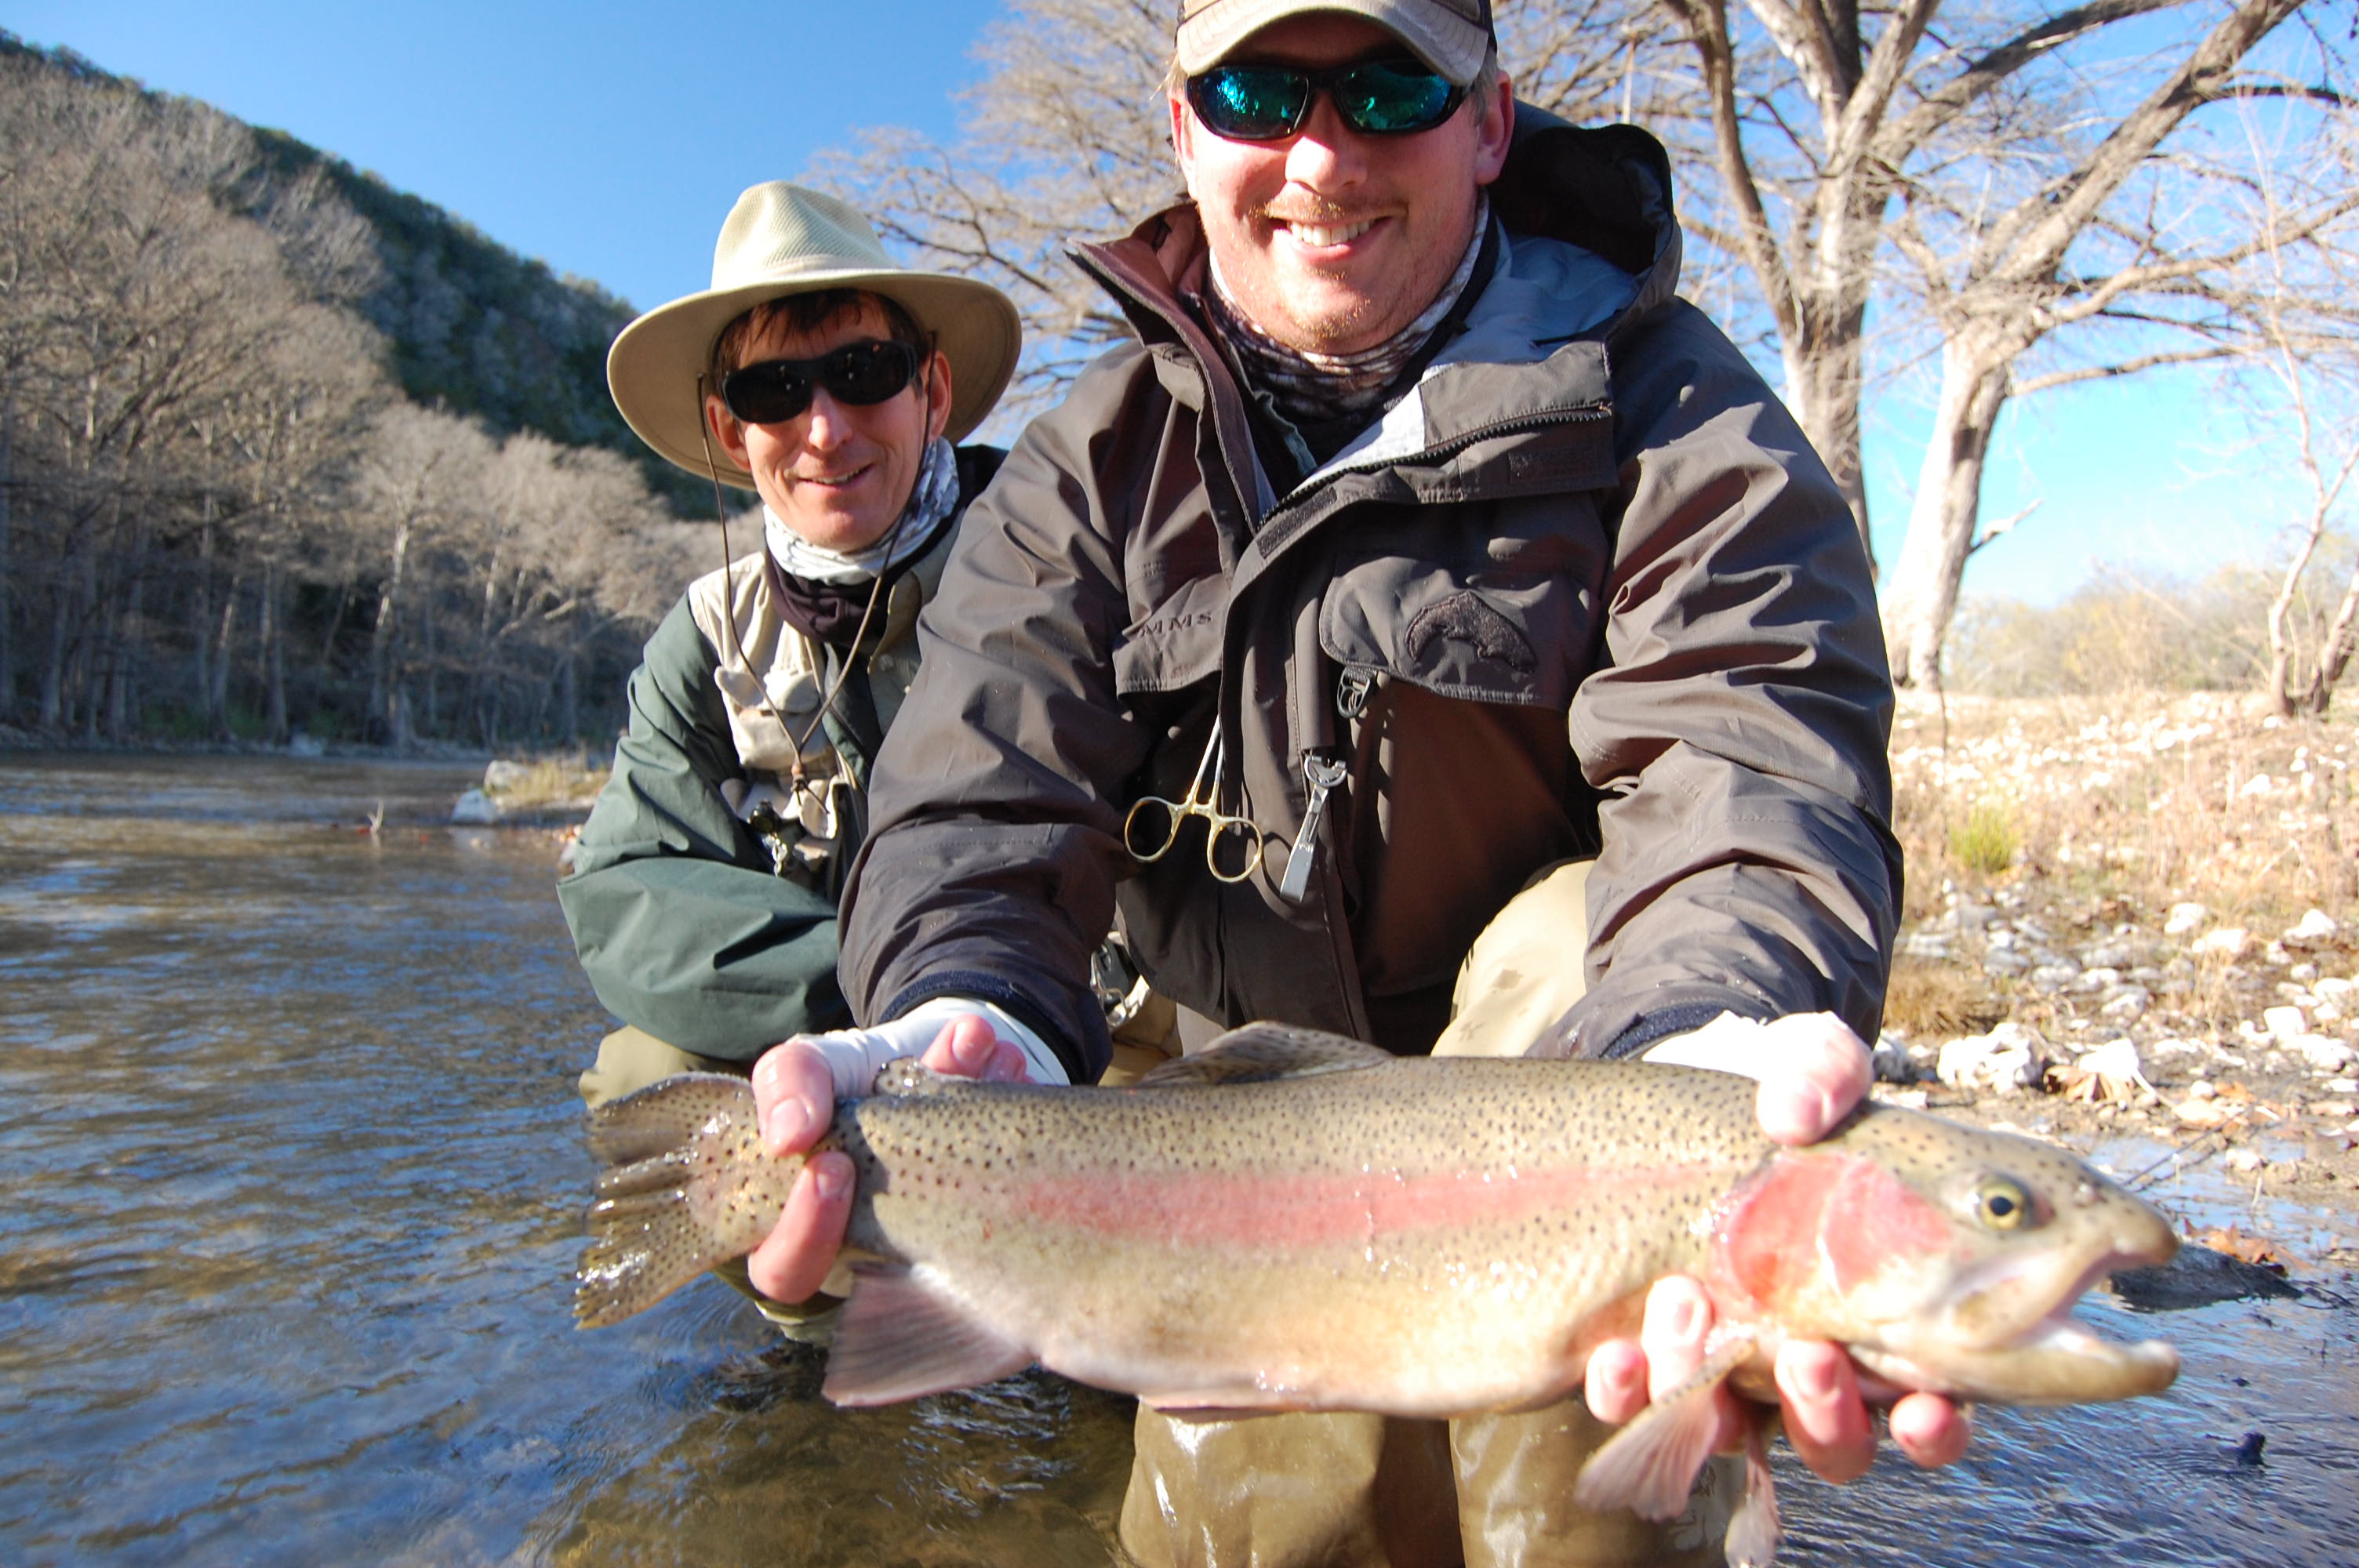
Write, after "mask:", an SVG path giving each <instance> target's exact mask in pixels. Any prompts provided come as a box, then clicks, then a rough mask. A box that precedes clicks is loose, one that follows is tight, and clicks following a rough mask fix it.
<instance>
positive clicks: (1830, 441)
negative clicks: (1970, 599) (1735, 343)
mask: <svg viewBox="0 0 2359 1568" xmlns="http://www.w3.org/2000/svg"><path fill="white" fill-rule="evenodd" d="M1864 320H1865V312H1864V310H1861V309H1849V310H1846V311H1843V312H1839V313H1837V316H1836V319H1831V320H1828V321H1824V322H1818V323H1812V322H1810V321H1809V320H1807V319H1806V321H1805V323H1804V328H1803V331H1802V332H1800V333H1797V334H1793V335H1790V336H1788V337H1787V338H1786V339H1785V341H1784V343H1783V354H1784V358H1785V363H1786V395H1787V397H1788V399H1789V400H1790V402H1791V403H1792V406H1793V413H1794V418H1795V420H1796V422H1798V423H1799V425H1800V426H1801V427H1802V434H1804V435H1805V436H1808V437H1809V438H1810V445H1811V446H1812V447H1813V448H1814V449H1817V451H1818V454H1819V456H1820V457H1821V459H1823V460H1825V462H1826V465H1827V471H1828V472H1829V473H1831V474H1832V475H1833V476H1834V481H1835V488H1836V489H1837V490H1840V491H1841V492H1843V502H1844V503H1845V504H1846V505H1848V506H1849V507H1850V508H1851V518H1852V524H1853V525H1854V527H1856V528H1857V529H1858V530H1859V545H1860V548H1861V549H1863V550H1864V551H1866V552H1867V566H1868V570H1869V571H1870V572H1871V573H1874V572H1875V541H1874V540H1872V539H1871V538H1870V537H1869V536H1868V523H1867V481H1866V479H1865V476H1864V464H1863V463H1862V461H1861V457H1860V416H1859V406H1860V388H1861V386H1862V384H1863V380H1862V373H1861V363H1862V359H1863V355H1864V351H1863V348H1862V344H1861V333H1862V328H1863V325H1864Z"/></svg>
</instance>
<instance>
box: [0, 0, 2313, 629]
mask: <svg viewBox="0 0 2359 1568" xmlns="http://www.w3.org/2000/svg"><path fill="white" fill-rule="evenodd" d="M995 14H996V7H995V5H991V4H988V3H987V0H857V3H856V4H843V3H841V0H832V3H831V0H816V3H815V0H767V3H765V4H743V3H739V0H714V3H712V4H707V5H701V6H698V7H694V8H692V9H690V8H683V9H681V10H679V11H672V10H670V9H669V8H668V7H665V8H658V7H654V6H647V5H618V4H614V3H612V0H581V3H577V4H574V5H567V6H563V7H558V6H527V5H519V4H516V3H515V0H476V3H474V4H453V3H451V0H412V3H410V4H406V5H398V6H390V7H387V6H367V5H327V4H320V3H319V0H312V3H310V4H307V5H293V4H285V3H279V0H212V3H211V4H207V5H189V4H187V3H186V0H180V3H179V4H167V3H165V0H17V3H16V4H14V5H10V6H9V7H8V8H7V15H5V16H0V26H5V27H7V28H8V29H9V30H11V31H13V32H15V33H16V34H17V35H18V36H19V37H21V38H25V39H27V41H29V42H32V43H36V44H40V45H45V46H49V45H59V44H62V45H65V46H67V47H69V48H71V49H74V50H76V51H77V52H79V53H81V54H82V55H84V56H86V57H88V58H89V59H91V60H92V62H93V63H95V64H97V65H98V66H100V67H102V68H103V69H105V70H111V71H114V72H116V73H118V74H121V75H126V76H132V77H136V78H138V79H140V80H141V81H145V82H146V83H147V85H148V86H150V87H153V88H157V89H159V90H162V91H168V92H182V93H187V94H189V95H190V96H193V97H197V98H201V99H204V100H206V101H208V102H210V103H215V104H218V105H220V106H221V107H222V108H223V109H225V110H227V111H229V112H230V113H231V114H235V115H237V116H238V117H239V118H241V119H244V120H247V121H249V122H252V123H254V124H261V125H269V126H275V127H277V128H279V129H282V130H285V131H288V132H289V133H291V134H293V135H297V136H299V137H300V138H302V139H303V140H305V141H307V142H310V143H311V144H312V145H313V146H319V147H321V148H324V149H326V150H327V151H329V152H332V153H334V154H336V155H337V156H339V157H343V158H345V159H346V160H347V161H349V162H351V163H353V164H354V165H356V166H358V167H360V168H365V169H370V170H373V171H375V173H376V174H378V175H380V176H381V177H383V178H385V179H386V181H388V182H389V183H391V184H392V185H394V186H396V187H398V188H400V189H406V190H409V191H414V192H415V193H417V194H418V195H419V196H422V197H424V198H426V199H427V200H430V201H433V202H435V203H437V204H439V205H440V206H442V207H444V208H446V209H448V210H449V211H452V212H454V213H456V214H458V215H459V216H461V217H462V218H464V219H466V220H467V221H468V222H472V223H473V224H474V225H475V226H476V227H477V228H479V229H481V230H483V231H484V232H485V233H487V234H489V235H491V236H492V237H493V238H495V239H496V240H498V241H500V242H501V243H504V244H506V245H508V246H510V247H511V248H513V249H515V250H517V251H520V252H522V253H524V254H527V255H532V256H538V257H539V258H541V259H542V260H543V261H545V262H546V263H548V265H549V266H550V267H552V268H553V269H555V270H557V271H559V272H561V273H571V274H573V275H575V276H582V277H588V278H594V279H596V280H597V281H598V282H599V283H601V284H603V286H605V287H607V288H609V289H611V290H612V291H614V293H616V294H618V295H620V296H622V297H624V298H625V299H628V300H630V301H631V302H632V303H634V304H636V305H638V306H640V307H642V308H645V307H647V306H649V305H652V304H657V303H659V302H661V301H662V300H663V299H666V298H668V297H671V296H673V295H676V294H683V293H687V292H689V291H690V290H692V289H695V288H698V287H702V285H703V283H704V281H705V279H706V276H707V275H708V274H709V272H710V269H711V265H712V236H713V233H714V232H715V231H716V230H717V229H718V228H719V226H720V221H721V218H722V216H723V214H724V213H725V212H726V211H728V209H729V204H730V202H731V201H732V200H734V199H735V197H736V195H737V193H738V191H740V190H742V189H745V187H746V186H747V185H750V184H752V183H754V182H755V181H756V180H761V179H769V178H779V177H782V176H783V177H788V178H791V177H792V176H794V175H795V174H796V173H798V172H799V171H800V170H801V169H802V168H803V167H804V166H805V164H806V163H807V162H808V161H809V160H810V157H811V156H812V155H813V154H815V153H816V152H818V151H819V150H820V149H821V147H824V146H830V145H832V144H836V143H840V142H842V141H843V140H845V139H846V138H847V137H848V135H850V133H851V132H853V130H855V129H856V128H859V127H863V126H870V125H880V124H900V125H909V126H913V127H915V128H917V129H919V130H920V131H924V132H927V133H929V134H932V135H943V136H947V135H951V133H952V132H953V131H954V130H955V128H956V124H957V117H958V105H957V103H956V101H955V99H954V96H953V95H954V94H955V92H956V91H957V90H958V88H959V87H960V86H961V85H962V84H963V83H965V82H967V81H971V80H973V76H974V75H975V74H976V69H977V68H976V67H975V65H974V63H973V60H972V59H971V58H970V54H971V50H972V49H973V45H974V43H975V41H976V39H977V38H978V37H979V36H980V34H981V32H982V30H983V28H984V26H985V25H986V24H987V23H988V22H989V21H990V19H991V18H992V17H993V16H995ZM673 17H693V18H694V19H695V25H696V27H697V31H696V32H694V33H693V34H690V32H689V31H687V30H686V28H685V27H684V25H683V24H681V23H679V22H677V21H674V20H671V19H670V18H673ZM1509 63H1510V64H1511V65H1512V64H1513V62H1512V61H1511V62H1509ZM1930 395H1931V389H1930V386H1925V387H1903V388H1900V389H1898V390H1897V391H1895V392H1892V393H1890V394H1887V395H1883V396H1881V397H1880V398H1879V399H1878V400H1877V402H1876V404H1875V406H1873V407H1872V409H1871V411H1870V419H1871V426H1870V437H1869V449H1868V454H1867V470H1868V479H1869V484H1870V500H1871V507H1872V509H1873V510H1874V512H1875V515H1876V518H1877V526H1876V535H1877V554H1878V556H1879V557H1881V558H1882V559H1884V560H1885V561H1886V563H1889V562H1890V561H1891V560H1893V559H1894V558H1895V557H1897V552H1898V548H1899V540H1900V533H1901V529H1902V526H1903V524H1905V523H1906V520H1907V497H1908V492H1909V491H1910V490H1911V489H1912V488H1913V486H1914V484H1915V480H1916V471H1917V460H1918V451H1919V449H1918V446H1917V442H1918V440H1919V439H1921V432H1922V429H1923V426H1924V423H1925V409H1924V404H1925V402H1926V401H1927V400H1928V399H1930ZM2217 410H2218V400H2217V398H2216V395H2215V394H2214V393H2213V391H2212V387H2211V385H2210V384H2209V383H2208V382H2207V381H2206V380H2205V379H2204V378H2202V377H2201V376H2200V375H2196V374H2182V375H2180V376H2178V377H2176V378H2171V379H2163V378H2149V379H2147V380H2146V381H2144V382H2142V383H2138V384H2130V385H2126V386H2125V385H2123V384H2114V385H2109V386H2102V387H2096V388H2092V389H2088V390H2077V391H2076V390H2068V391H2064V392H2060V393H2055V394H2049V395H2045V396H2043V397H2042V398H2039V399H2038V400H2035V401H2034V402H2032V403H2029V404H2026V405H2022V406H2018V407H2017V408H2016V409H2015V410H2013V411H2012V412H2011V414H2010V416H2009V417H2008V421H2007V424H2006V427H2004V428H2003V430H2002V438H2001V442H2000V445H1999V449H1998V450H1996V451H1995V454H1994V457H1993V460H1992V463H1991V465H1990V478H1989V481H1988V482H1987V484H1986V486H1985V492H1984V515H1985V516H1987V517H2002V516H2006V515H2007V514H2011V513H2013V512H2015V511H2017V509H2019V508H2020V507H2023V506H2025V505H2027V504H2028V503H2030V502H2031V501H2033V500H2035V499H2037V500H2039V501H2040V502H2041V505H2040V508H2039V510H2038V512H2037V513H2036V514H2033V515H2032V516H2031V517H2030V518H2029V519H2028V520H2027V521H2026V522H2025V523H2024V524H2023V525H2022V526H2021V527H2020V528H2019V529H2018V530H2017V532H2016V533H2015V534H2014V535H2010V536H2009V537H2007V538H2006V539H2004V540H2001V541H1999V542H1998V543H1996V544H1995V545H1994V546H1991V548H1990V549H1988V550H1986V551H1984V553H1983V554H1981V555H1979V556H1977V557H1975V560H1974V562H1973V565H1972V567H1970V568H1969V570H1968V573H1967V579H1966V589H1967V591H1968V592H1969V593H1970V594H1972V593H2001V594H2007V595H2012V596H2016V597H2021V598H2027V599H2032V600H2053V599H2055V598H2058V597H2060V596H2061V595H2062V594H2064V593H2066V592H2069V591H2070V589H2071V588H2072V587H2073V586H2074V585H2076V584H2077V583H2079V582H2080V581H2082V579H2084V578H2085V577H2086V575H2087V574H2088V571H2089V569H2090V568H2091V567H2092V566H2093V565H2095V564H2104V563H2129V562H2144V563H2146V564H2147V565H2150V566H2154V567H2157V568H2161V569H2165V570H2170V571H2175V572H2180V573H2182V574H2190V573H2200V572H2201V571H2203V570H2205V569H2207V568H2210V567H2211V566H2212V565H2216V564H2217V563H2219V562H2220V561H2222V560H2224V559H2228V558H2241V557H2253V556H2256V555H2257V554H2260V553H2261V552H2263V551H2265V550H2267V549H2268V548H2270V547H2271V543H2272V538H2273V533H2272V529H2271V526H2270V515H2269V511H2268V508H2269V507H2270V506H2271V505H2273V504H2275V505H2278V506H2280V507H2281V506H2282V505H2283V503H2281V502H2272V500H2271V497H2272V495H2273V494H2274V492H2272V491H2271V489H2270V488H2269V487H2268V486H2267V484H2265V483H2256V482H2255V481H2254V479H2253V478H2252V477H2251V476H2252V474H2253V473H2254V471H2255V470H2256V468H2257V467H2258V465H2256V463H2255V462H2254V461H2253V460H2251V459H2249V458H2247V459H2245V460H2243V461H2241V462H2240V461H2238V460H2235V459H2234V457H2233V456H2232V455H2229V454H2227V453H2224V452H2223V449H2222V443H2223V442H2224V441H2226V440H2228V439H2230V438H2232V437H2233V430H2231V429H2228V428H2225V427H2223V421H2222V419H2221V417H2220V415H2219V413H2218V411H2217Z"/></svg>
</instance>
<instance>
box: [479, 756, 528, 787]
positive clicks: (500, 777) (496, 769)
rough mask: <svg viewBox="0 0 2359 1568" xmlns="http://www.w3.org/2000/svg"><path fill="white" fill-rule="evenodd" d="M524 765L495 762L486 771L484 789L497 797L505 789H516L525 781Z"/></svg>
mask: <svg viewBox="0 0 2359 1568" xmlns="http://www.w3.org/2000/svg"><path fill="white" fill-rule="evenodd" d="M525 776H526V775H525V769H524V764H523V763H521V762H501V761H496V760H495V761H494V762H492V764H491V765H490V766H489V767H487V768H485V769H484V789H485V790H486V791H488V792H490V793H492V794H495V795H496V794H497V793H499V792H500V791H501V790H504V789H514V788H516V785H518V784H522V783H524V781H525Z"/></svg>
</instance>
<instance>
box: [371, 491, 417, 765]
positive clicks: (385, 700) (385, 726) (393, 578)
mask: <svg viewBox="0 0 2359 1568" xmlns="http://www.w3.org/2000/svg"><path fill="white" fill-rule="evenodd" d="M408 559H409V520H408V518H404V519H403V520H402V522H401V524H400V525H399V526H398V527H397V528H395V529H394V531H393V560H392V563H391V565H390V566H389V567H388V568H387V569H386V577H385V587H384V588H383V589H379V590H378V593H377V600H376V626H375V630H374V631H372V632H371V633H370V635H369V699H368V718H369V728H370V729H371V730H375V731H376V732H377V733H376V735H375V737H373V738H376V739H385V740H387V741H392V742H393V743H394V744H399V743H400V741H399V739H398V730H399V727H400V721H399V720H398V719H397V717H396V714H397V709H398V708H399V707H400V694H399V687H400V676H399V672H398V670H397V668H396V665H395V660H394V633H395V618H396V617H397V615H398V614H399V613H400V607H401V574H402V570H403V568H404V567H405V566H406V565H407V564H408Z"/></svg>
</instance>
